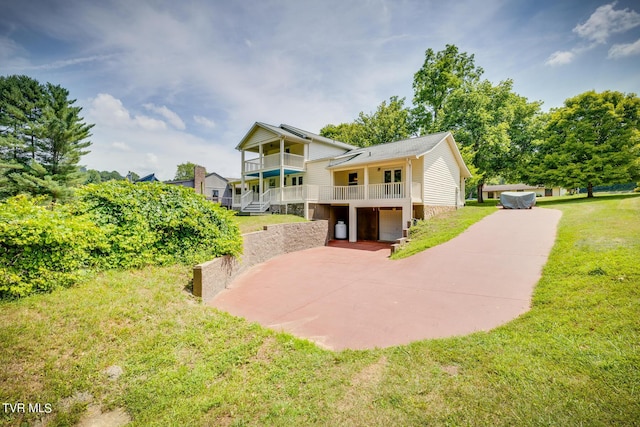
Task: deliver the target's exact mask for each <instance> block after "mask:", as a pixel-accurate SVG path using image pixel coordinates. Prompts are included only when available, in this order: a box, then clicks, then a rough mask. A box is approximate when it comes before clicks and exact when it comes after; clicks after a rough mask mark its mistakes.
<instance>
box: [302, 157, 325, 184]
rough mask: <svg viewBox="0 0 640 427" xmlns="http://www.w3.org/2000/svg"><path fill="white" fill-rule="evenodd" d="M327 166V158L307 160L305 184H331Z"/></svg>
mask: <svg viewBox="0 0 640 427" xmlns="http://www.w3.org/2000/svg"><path fill="white" fill-rule="evenodd" d="M327 166H329V159H327V160H319V161H315V162H307V163H306V169H307V175H306V177H305V178H304V180H305V184H312V185H331V172H329V170H328V169H327Z"/></svg>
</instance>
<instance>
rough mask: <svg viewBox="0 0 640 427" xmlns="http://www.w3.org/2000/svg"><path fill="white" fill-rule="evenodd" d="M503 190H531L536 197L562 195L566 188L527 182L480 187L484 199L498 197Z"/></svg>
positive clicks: (565, 192)
mask: <svg viewBox="0 0 640 427" xmlns="http://www.w3.org/2000/svg"><path fill="white" fill-rule="evenodd" d="M504 191H533V192H534V193H536V196H537V197H545V196H546V197H549V196H564V195H565V194H567V190H565V189H564V188H560V187H552V188H544V187H541V186H535V185H527V184H502V185H485V186H483V187H482V197H483V198H485V199H499V198H500V194H501V193H502V192H504Z"/></svg>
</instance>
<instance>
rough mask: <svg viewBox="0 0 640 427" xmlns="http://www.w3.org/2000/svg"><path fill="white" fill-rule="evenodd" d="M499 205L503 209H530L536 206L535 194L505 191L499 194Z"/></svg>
mask: <svg viewBox="0 0 640 427" xmlns="http://www.w3.org/2000/svg"><path fill="white" fill-rule="evenodd" d="M500 203H501V204H502V207H504V208H505V209H530V208H531V207H532V206H535V204H536V193H534V192H522V191H518V192H515V191H505V192H504V193H502V194H500Z"/></svg>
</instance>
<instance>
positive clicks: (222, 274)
mask: <svg viewBox="0 0 640 427" xmlns="http://www.w3.org/2000/svg"><path fill="white" fill-rule="evenodd" d="M328 236H329V222H328V221H326V220H320V221H311V222H297V223H289V224H275V225H267V226H265V227H264V230H263V231H256V232H254V233H247V234H243V235H242V238H243V253H242V256H241V257H240V259H236V258H233V257H230V256H225V257H220V258H216V259H213V260H211V261H207V262H205V263H203V264H198V265H196V266H195V267H194V268H193V294H194V295H195V296H199V297H202V301H203V302H207V301H209V300H211V299H212V298H213V297H214V296H216V295H217V294H218V293H219V292H220V291H222V290H223V289H225V288H226V287H227V286H228V285H229V284H230V283H231V282H232V281H233V279H235V278H236V276H238V275H239V274H240V273H242V272H244V271H245V270H247V269H248V268H251V267H252V266H254V265H256V264H260V263H261V262H265V261H267V260H268V259H270V258H273V257H275V256H278V255H282V254H286V253H289V252H295V251H301V250H303V249H309V248H314V247H317V246H325V245H326V244H327V241H328Z"/></svg>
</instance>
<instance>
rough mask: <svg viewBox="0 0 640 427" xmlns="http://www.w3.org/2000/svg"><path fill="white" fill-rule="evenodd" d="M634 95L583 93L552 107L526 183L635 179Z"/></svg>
mask: <svg viewBox="0 0 640 427" xmlns="http://www.w3.org/2000/svg"><path fill="white" fill-rule="evenodd" d="M639 117H640V98H638V96H637V95H635V94H623V93H621V92H615V91H605V92H602V93H596V92H595V91H588V92H585V93H583V94H580V95H578V96H576V97H574V98H570V99H567V100H566V101H565V105H564V107H561V108H557V109H555V110H552V111H551V112H550V113H549V115H548V117H547V122H546V125H545V127H544V129H543V132H542V139H541V140H540V141H538V144H537V146H536V147H535V148H536V151H535V158H534V159H533V160H532V162H531V164H530V167H529V169H530V172H529V174H528V176H527V178H526V180H527V181H528V182H529V183H532V184H533V183H535V184H545V185H548V186H556V185H558V186H562V187H565V188H578V187H586V188H587V192H588V194H587V197H593V187H594V186H595V185H610V184H617V183H627V182H632V181H635V180H637V179H638V178H640V160H639V159H640V123H639V121H638V118H639Z"/></svg>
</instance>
